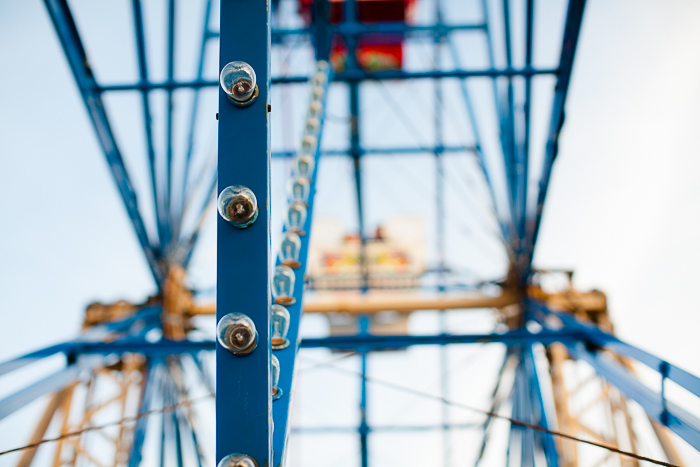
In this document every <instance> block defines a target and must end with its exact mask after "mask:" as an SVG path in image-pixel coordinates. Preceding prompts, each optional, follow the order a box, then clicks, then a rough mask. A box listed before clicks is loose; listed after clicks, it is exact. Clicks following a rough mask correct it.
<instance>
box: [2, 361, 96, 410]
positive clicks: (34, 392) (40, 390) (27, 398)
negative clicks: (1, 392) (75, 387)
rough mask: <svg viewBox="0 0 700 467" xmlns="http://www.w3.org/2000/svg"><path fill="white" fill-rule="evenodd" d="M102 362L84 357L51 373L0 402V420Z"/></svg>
mask: <svg viewBox="0 0 700 467" xmlns="http://www.w3.org/2000/svg"><path fill="white" fill-rule="evenodd" d="M103 362H104V359H103V358H102V357H98V356H85V357H81V358H79V359H78V361H77V362H76V363H74V364H73V365H69V366H68V367H66V368H64V369H62V370H59V371H57V372H56V373H53V374H51V375H49V376H47V377H46V378H44V379H42V380H40V381H37V382H36V383H34V384H32V385H30V386H27V387H26V388H23V389H21V390H19V391H17V392H15V393H13V394H11V395H9V396H7V397H5V398H4V399H2V400H0V420H2V419H3V418H5V417H7V416H8V415H10V414H11V413H14V412H15V411H17V410H19V409H21V408H22V407H24V406H25V405H27V404H29V403H30V402H32V401H33V400H35V399H37V398H39V397H41V396H43V395H44V394H48V393H50V392H54V391H59V390H61V389H63V388H64V387H66V386H68V385H69V384H70V383H71V382H72V381H74V380H75V379H77V378H78V377H79V376H80V374H81V373H82V372H83V371H85V370H91V369H93V368H96V367H97V366H99V365H101V364H102V363H103Z"/></svg>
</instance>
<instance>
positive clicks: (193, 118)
mask: <svg viewBox="0 0 700 467" xmlns="http://www.w3.org/2000/svg"><path fill="white" fill-rule="evenodd" d="M211 4H212V0H206V2H205V5H204V23H203V24H202V42H201V43H200V48H199V63H198V64H197V77H196V78H195V79H196V80H197V81H200V80H201V79H202V76H203V72H204V55H205V53H206V49H207V42H208V41H209V39H210V38H211V31H210V30H209V19H210V16H211ZM199 94H200V93H199V89H196V90H195V91H194V96H192V106H191V108H190V124H189V126H188V133H187V149H186V152H185V161H184V168H183V169H182V186H181V187H180V189H181V197H180V208H179V215H178V229H177V230H178V231H179V230H180V226H181V225H182V218H183V216H184V214H185V213H184V211H185V202H186V200H187V197H188V196H187V195H188V190H187V180H188V178H189V171H190V163H191V162H192V153H193V150H194V135H195V130H196V126H195V124H196V122H197V109H198V108H199ZM185 268H186V267H185Z"/></svg>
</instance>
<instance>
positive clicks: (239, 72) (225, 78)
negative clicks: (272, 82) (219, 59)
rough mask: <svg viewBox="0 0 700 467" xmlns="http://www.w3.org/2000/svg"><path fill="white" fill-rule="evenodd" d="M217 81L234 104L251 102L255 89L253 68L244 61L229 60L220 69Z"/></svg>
mask: <svg viewBox="0 0 700 467" xmlns="http://www.w3.org/2000/svg"><path fill="white" fill-rule="evenodd" d="M219 83H220V84H221V89H223V90H224V92H225V93H226V95H227V96H228V98H229V100H231V101H232V102H233V103H234V104H246V103H248V102H249V101H250V102H252V100H253V97H254V96H253V94H255V91H256V89H255V86H256V78H255V70H253V67H252V66H250V65H248V64H247V63H246V62H240V61H236V62H231V63H229V64H227V65H226V66H225V67H224V68H223V69H222V70H221V75H220V77H219Z"/></svg>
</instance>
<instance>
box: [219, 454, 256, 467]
mask: <svg viewBox="0 0 700 467" xmlns="http://www.w3.org/2000/svg"><path fill="white" fill-rule="evenodd" d="M217 467H258V464H257V462H255V460H253V458H252V457H250V456H246V455H245V454H229V455H228V456H226V457H224V458H223V459H221V461H219V463H218V464H217Z"/></svg>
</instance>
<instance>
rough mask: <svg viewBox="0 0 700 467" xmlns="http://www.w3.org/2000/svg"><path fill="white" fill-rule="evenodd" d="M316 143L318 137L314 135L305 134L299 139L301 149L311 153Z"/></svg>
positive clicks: (314, 149)
mask: <svg viewBox="0 0 700 467" xmlns="http://www.w3.org/2000/svg"><path fill="white" fill-rule="evenodd" d="M316 143H318V139H317V138H316V137H315V136H314V135H310V134H305V135H304V137H303V138H302V139H301V150H302V151H304V152H305V153H307V154H311V153H313V152H315V151H316Z"/></svg>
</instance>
